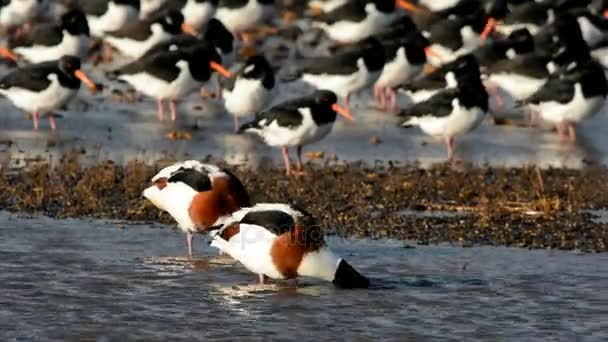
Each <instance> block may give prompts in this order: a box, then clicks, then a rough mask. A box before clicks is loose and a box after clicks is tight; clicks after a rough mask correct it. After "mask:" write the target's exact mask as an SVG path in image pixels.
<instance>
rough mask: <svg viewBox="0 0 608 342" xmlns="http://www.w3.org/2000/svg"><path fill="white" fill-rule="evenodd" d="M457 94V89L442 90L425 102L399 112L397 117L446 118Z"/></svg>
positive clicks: (450, 111) (451, 109)
mask: <svg viewBox="0 0 608 342" xmlns="http://www.w3.org/2000/svg"><path fill="white" fill-rule="evenodd" d="M458 93H459V90H458V89H457V88H450V89H444V90H442V91H440V92H438V93H437V94H435V95H433V96H431V97H430V98H428V99H427V100H425V101H422V102H419V103H416V104H415V105H413V106H411V107H409V108H406V109H403V110H402V111H401V112H399V116H405V117H412V116H416V117H418V116H428V115H431V116H435V117H445V116H448V115H450V114H451V113H452V111H453V107H452V101H454V98H456V96H458Z"/></svg>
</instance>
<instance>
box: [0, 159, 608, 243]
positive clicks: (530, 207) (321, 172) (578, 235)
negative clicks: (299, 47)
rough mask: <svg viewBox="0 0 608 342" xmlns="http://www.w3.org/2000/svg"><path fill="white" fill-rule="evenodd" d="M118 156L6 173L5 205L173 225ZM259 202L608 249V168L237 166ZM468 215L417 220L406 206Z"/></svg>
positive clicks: (334, 216) (478, 236)
mask: <svg viewBox="0 0 608 342" xmlns="http://www.w3.org/2000/svg"><path fill="white" fill-rule="evenodd" d="M166 164H167V163H159V165H147V164H144V163H141V162H131V163H129V164H127V165H118V164H115V163H113V162H110V161H106V162H100V163H98V164H96V165H90V166H86V165H83V164H82V163H81V162H80V161H79V157H78V155H77V154H71V155H67V156H65V157H64V158H62V159H61V160H60V161H58V162H55V163H53V164H52V165H51V164H50V163H41V164H38V165H35V166H32V167H29V168H27V169H23V170H20V171H18V172H6V171H0V189H1V191H0V207H1V208H3V209H5V210H10V211H25V212H42V213H43V214H45V215H49V216H52V217H58V218H64V217H78V216H89V217H98V218H108V219H120V220H131V221H156V222H162V223H171V222H172V220H171V218H170V217H169V215H167V214H164V213H161V212H160V211H159V210H157V209H156V208H154V206H153V205H152V204H150V203H149V202H147V201H145V200H144V199H143V198H142V197H141V192H142V190H143V189H144V188H145V187H147V186H148V185H149V179H150V178H151V177H152V176H153V174H154V173H155V171H156V170H158V169H159V168H160V167H162V166H164V165H166ZM234 171H235V173H236V174H237V175H238V176H239V177H240V178H241V180H242V181H243V183H244V184H245V186H246V188H247V189H248V191H249V192H250V196H251V198H252V200H253V201H254V202H288V203H296V204H298V205H300V206H303V207H305V208H307V210H308V211H310V212H311V213H312V214H313V215H314V216H315V217H316V218H317V219H318V220H319V222H321V223H322V224H323V226H324V228H325V229H326V232H327V233H329V234H337V235H342V236H349V237H351V236H353V237H365V238H373V239H379V238H394V239H407V240H415V241H418V242H419V243H423V244H426V243H437V242H454V243H458V244H462V245H464V246H468V245H472V244H484V245H505V246H518V247H528V248H556V249H580V250H584V251H605V250H606V244H607V242H608V229H607V227H606V225H605V224H601V223H597V222H594V221H593V220H592V216H591V215H590V214H588V213H587V212H586V210H587V209H599V208H607V207H608V196H607V191H606V184H608V182H607V181H608V179H607V178H608V176H607V175H608V172H606V171H607V170H606V169H605V168H604V167H588V168H585V169H582V170H568V169H547V170H539V169H537V168H536V167H522V168H500V167H471V166H465V167H462V168H460V169H453V168H451V167H449V166H446V165H440V166H436V167H433V168H430V169H421V168H418V167H416V166H403V167H381V166H380V167H373V168H368V167H365V166H362V165H359V164H354V165H335V166H324V167H316V168H312V169H311V170H310V173H311V175H310V176H308V177H300V178H288V177H286V176H285V175H284V172H283V171H282V170H280V169H276V168H268V169H263V170H251V169H247V168H237V169H236V170H234ZM404 209H410V210H414V211H436V210H439V211H449V212H460V213H464V215H457V216H449V217H447V216H446V217H443V216H440V215H438V216H430V215H429V216H421V217H420V216H412V215H404V214H403V210H404Z"/></svg>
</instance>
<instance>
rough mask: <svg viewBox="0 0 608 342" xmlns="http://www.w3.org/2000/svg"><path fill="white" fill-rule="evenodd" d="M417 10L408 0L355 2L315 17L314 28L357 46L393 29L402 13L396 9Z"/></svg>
mask: <svg viewBox="0 0 608 342" xmlns="http://www.w3.org/2000/svg"><path fill="white" fill-rule="evenodd" d="M397 6H398V7H402V8H404V9H406V10H414V9H415V6H414V5H412V4H411V3H410V2H409V1H405V0H354V1H348V2H346V3H344V4H343V5H341V6H339V7H337V8H335V9H334V10H332V11H330V12H327V13H324V14H321V15H319V16H315V17H314V18H313V25H314V26H316V27H319V28H320V29H322V30H323V31H324V32H325V33H326V34H327V36H328V37H329V38H330V39H332V40H334V41H337V42H340V43H356V42H359V41H362V40H364V39H366V38H368V37H371V36H373V35H375V34H377V33H380V32H381V31H382V30H384V29H386V28H387V27H390V25H391V24H392V23H393V22H394V21H395V19H397V18H398V17H399V16H400V15H402V14H401V13H399V11H398V10H397V8H396V7H397Z"/></svg>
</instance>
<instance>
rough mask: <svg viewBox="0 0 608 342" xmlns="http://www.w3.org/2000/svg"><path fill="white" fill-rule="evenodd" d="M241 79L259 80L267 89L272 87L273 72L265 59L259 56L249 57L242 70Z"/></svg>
mask: <svg viewBox="0 0 608 342" xmlns="http://www.w3.org/2000/svg"><path fill="white" fill-rule="evenodd" d="M242 77H244V78H248V79H255V80H261V81H262V83H263V84H264V87H266V88H267V89H270V88H272V87H274V72H273V70H272V67H271V66H270V63H268V61H267V60H266V58H264V56H261V55H256V56H252V57H249V59H248V60H247V62H246V63H245V67H244V68H243V74H242Z"/></svg>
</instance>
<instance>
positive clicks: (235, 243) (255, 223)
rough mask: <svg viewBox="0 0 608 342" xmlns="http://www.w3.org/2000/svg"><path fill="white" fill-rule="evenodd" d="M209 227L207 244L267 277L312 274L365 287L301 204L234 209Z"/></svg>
mask: <svg viewBox="0 0 608 342" xmlns="http://www.w3.org/2000/svg"><path fill="white" fill-rule="evenodd" d="M222 221H223V224H222V225H221V226H219V227H218V229H217V230H214V231H212V232H211V233H210V235H212V236H213V241H212V242H211V246H213V247H216V248H218V249H219V250H221V251H222V252H224V253H226V254H228V255H230V256H231V257H232V258H234V259H235V260H238V261H239V262H240V263H242V264H243V266H245V268H247V269H248V270H249V271H251V272H253V273H255V274H258V276H259V282H260V285H264V281H265V278H266V277H269V278H272V279H296V278H297V277H299V276H303V277H313V278H317V279H322V280H325V281H330V282H332V283H333V284H334V285H335V286H336V287H340V288H367V287H369V279H367V278H366V277H365V276H363V275H362V274H361V273H359V272H357V271H356V270H355V269H354V268H353V267H352V266H351V265H350V264H348V263H347V262H346V260H344V259H343V258H340V257H339V256H337V255H336V254H335V253H334V252H333V251H331V249H330V248H329V247H328V246H327V244H326V243H325V239H324V238H323V231H322V230H321V228H320V227H319V224H318V223H317V222H316V220H315V219H314V218H313V217H312V216H311V215H310V214H309V213H307V212H305V211H304V210H302V209H299V208H295V207H294V206H290V205H287V204H282V203H260V204H257V205H255V206H254V207H251V208H243V209H241V210H238V211H236V212H234V213H232V215H230V216H229V217H227V218H224V219H222Z"/></svg>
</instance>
